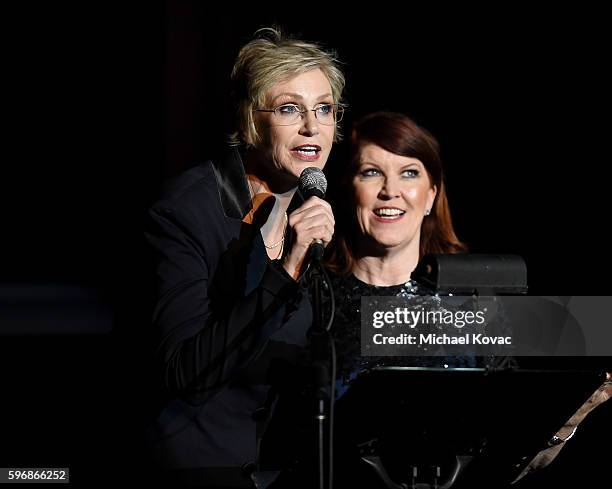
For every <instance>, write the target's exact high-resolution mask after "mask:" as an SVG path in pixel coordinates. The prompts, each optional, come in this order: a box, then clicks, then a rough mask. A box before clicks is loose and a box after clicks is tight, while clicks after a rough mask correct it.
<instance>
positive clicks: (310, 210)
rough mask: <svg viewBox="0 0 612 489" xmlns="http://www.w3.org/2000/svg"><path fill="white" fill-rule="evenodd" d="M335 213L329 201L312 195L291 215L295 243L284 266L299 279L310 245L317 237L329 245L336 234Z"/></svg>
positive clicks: (325, 244)
mask: <svg viewBox="0 0 612 489" xmlns="http://www.w3.org/2000/svg"><path fill="white" fill-rule="evenodd" d="M334 225H335V220H334V213H333V212H332V208H331V206H330V205H329V203H328V202H326V201H324V200H323V199H319V198H318V197H310V198H309V199H308V200H306V201H305V202H304V203H303V204H302V205H301V206H300V207H298V208H297V209H296V210H295V211H293V212H292V213H291V215H290V216H289V226H290V227H291V229H292V230H293V245H292V247H291V250H290V251H289V253H288V254H287V256H286V257H285V262H284V263H283V267H284V268H285V270H286V271H287V273H288V274H289V275H291V276H292V277H293V278H294V279H295V280H297V279H298V278H299V276H300V273H301V271H302V268H303V265H304V261H305V259H306V256H307V253H308V249H309V248H310V245H311V244H312V243H313V242H314V241H315V240H317V239H320V240H321V241H322V242H323V246H327V245H328V244H329V242H330V241H331V239H332V236H333V235H334Z"/></svg>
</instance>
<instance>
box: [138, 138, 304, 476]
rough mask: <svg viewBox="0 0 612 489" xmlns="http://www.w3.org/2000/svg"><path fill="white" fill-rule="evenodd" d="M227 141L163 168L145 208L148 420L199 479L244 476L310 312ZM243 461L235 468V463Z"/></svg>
mask: <svg viewBox="0 0 612 489" xmlns="http://www.w3.org/2000/svg"><path fill="white" fill-rule="evenodd" d="M250 206H251V204H250V196H249V192H248V188H247V183H246V176H245V173H244V168H243V165H242V161H241V159H240V155H239V153H238V151H236V150H233V151H232V152H231V153H230V154H229V155H228V157H227V158H226V159H225V161H209V162H206V163H203V164H200V165H198V166H196V167H195V168H193V169H191V170H189V171H187V172H185V173H184V174H182V175H180V176H179V177H178V178H176V179H175V180H173V181H172V182H171V183H170V184H169V185H168V187H167V189H166V190H165V191H164V194H163V198H162V199H161V200H159V201H158V202H157V203H156V204H155V205H154V206H153V207H152V208H151V209H150V211H149V214H148V221H147V229H146V239H147V241H148V243H149V245H150V247H151V248H152V250H153V254H154V262H155V263H154V268H155V274H156V278H155V282H156V285H155V294H154V295H155V298H154V303H155V306H154V311H153V322H152V334H153V336H154V342H155V345H156V358H157V359H158V362H157V363H158V365H159V366H160V367H161V377H162V379H163V385H164V387H165V389H166V390H167V392H168V394H169V397H168V399H169V400H168V403H167V405H166V406H165V408H164V409H163V410H162V412H161V414H160V415H159V417H158V418H157V420H156V422H155V423H154V426H152V427H151V429H150V431H149V439H150V443H151V446H152V449H153V452H154V455H155V457H156V459H157V460H158V461H159V463H160V464H161V465H162V466H163V467H164V468H167V469H183V470H184V472H185V473H189V474H193V473H196V474H197V479H198V480H199V481H200V482H209V483H215V482H216V483H220V484H221V483H227V482H228V481H229V480H231V481H234V479H238V480H246V479H241V478H242V477H243V475H242V474H244V473H246V472H248V470H250V469H251V468H252V467H253V466H254V465H253V463H255V464H256V463H257V455H258V454H257V446H258V440H259V439H260V438H261V435H262V433H263V431H264V429H265V427H266V424H267V422H268V421H269V419H270V412H271V409H270V408H272V407H273V406H274V403H275V399H276V395H275V393H276V391H275V390H271V385H272V384H274V381H275V379H276V380H278V379H285V378H286V377H287V373H288V372H290V367H291V366H292V365H295V363H296V362H297V360H298V358H299V357H300V355H301V354H302V352H303V347H304V346H305V344H306V332H307V330H308V328H309V327H310V325H311V322H312V312H311V308H310V303H309V301H308V297H307V294H306V293H305V291H303V290H302V289H301V287H300V286H299V285H298V284H297V283H296V282H295V281H294V280H293V279H292V278H291V277H290V276H289V275H288V274H287V273H286V272H285V271H284V269H283V268H282V267H281V266H280V263H279V262H277V261H271V260H270V259H269V258H268V256H267V254H266V250H265V248H264V245H263V239H262V237H261V233H260V232H259V229H258V228H257V227H256V226H255V225H249V224H246V223H244V222H243V221H242V219H243V217H244V216H245V215H246V213H247V212H248V211H249V210H250ZM240 467H242V468H243V470H241V469H240Z"/></svg>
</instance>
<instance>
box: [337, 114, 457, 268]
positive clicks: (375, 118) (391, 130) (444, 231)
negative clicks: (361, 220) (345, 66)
mask: <svg viewBox="0 0 612 489" xmlns="http://www.w3.org/2000/svg"><path fill="white" fill-rule="evenodd" d="M366 144H375V145H377V146H380V147H381V148H383V149H384V150H386V151H389V152H390V153H394V154H396V155H399V156H407V157H410V158H416V159H418V160H420V161H421V163H423V166H424V167H425V169H426V171H427V174H428V175H429V179H430V181H431V183H432V185H435V186H436V188H437V193H436V197H435V200H434V204H433V207H432V209H431V213H430V214H429V215H428V216H426V217H425V218H424V219H423V223H422V224H421V235H420V245H419V259H420V258H422V257H423V256H424V255H426V254H429V253H462V252H466V251H467V246H466V245H465V244H464V243H462V242H461V241H460V240H459V238H457V235H456V234H455V230H454V228H453V223H452V219H451V212H450V207H449V205H448V198H447V196H446V188H445V184H444V174H443V172H442V161H441V159H440V146H439V144H438V141H436V139H435V138H434V137H433V136H432V135H431V134H430V133H429V132H428V131H427V130H426V129H424V128H422V127H420V126H419V125H417V124H416V123H415V122H414V121H413V120H412V119H410V118H409V117H408V116H406V115H404V114H400V113H397V112H374V113H371V114H368V115H366V116H364V117H362V118H361V119H359V120H358V121H357V122H355V124H354V125H353V127H352V130H351V134H350V153H349V154H350V157H349V169H348V171H343V172H342V173H343V175H342V177H341V178H340V193H339V196H338V197H339V198H338V199H336V200H337V205H338V206H339V207H340V208H341V207H345V208H344V209H342V211H344V212H343V214H345V215H349V216H351V218H350V219H346V220H345V219H343V220H340V219H339V220H338V221H337V222H336V230H335V234H334V239H333V241H332V243H331V244H330V246H329V247H328V250H327V254H326V264H327V266H328V267H329V268H330V269H331V270H332V271H333V272H335V273H337V274H340V275H346V274H348V273H350V272H351V271H352V269H353V265H354V262H355V253H354V249H353V247H352V246H351V244H350V243H356V242H357V241H356V239H358V235H357V233H358V228H357V222H356V219H355V209H354V208H347V206H351V205H352V203H353V202H354V199H353V188H352V180H353V177H354V176H355V173H356V172H357V169H358V168H359V155H360V152H361V148H362V147H363V146H365V145H366Z"/></svg>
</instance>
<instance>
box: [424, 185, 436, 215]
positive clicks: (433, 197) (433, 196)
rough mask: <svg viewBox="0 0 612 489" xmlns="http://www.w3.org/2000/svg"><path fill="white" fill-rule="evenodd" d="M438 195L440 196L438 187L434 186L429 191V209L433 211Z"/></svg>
mask: <svg viewBox="0 0 612 489" xmlns="http://www.w3.org/2000/svg"><path fill="white" fill-rule="evenodd" d="M436 195H438V187H437V186H435V185H432V186H431V188H430V189H429V195H428V197H427V208H428V209H433V206H434V202H435V201H436Z"/></svg>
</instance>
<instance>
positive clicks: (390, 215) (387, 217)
mask: <svg viewBox="0 0 612 489" xmlns="http://www.w3.org/2000/svg"><path fill="white" fill-rule="evenodd" d="M372 212H373V213H374V219H376V220H377V221H380V222H395V221H399V220H400V219H402V218H403V217H404V214H406V211H405V210H403V209H400V208H398V207H378V208H376V209H374V210H373V211H372Z"/></svg>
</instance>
